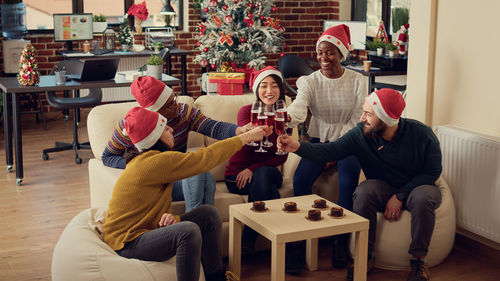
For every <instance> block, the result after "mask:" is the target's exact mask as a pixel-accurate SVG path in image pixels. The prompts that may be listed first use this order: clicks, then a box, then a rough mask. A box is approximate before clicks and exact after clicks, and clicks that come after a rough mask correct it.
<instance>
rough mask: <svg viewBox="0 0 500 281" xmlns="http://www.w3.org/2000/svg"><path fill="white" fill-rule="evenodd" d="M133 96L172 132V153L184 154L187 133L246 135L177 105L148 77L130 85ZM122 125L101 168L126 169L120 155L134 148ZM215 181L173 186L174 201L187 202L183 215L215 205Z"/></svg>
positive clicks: (203, 178)
mask: <svg viewBox="0 0 500 281" xmlns="http://www.w3.org/2000/svg"><path fill="white" fill-rule="evenodd" d="M130 88H131V92H132V95H133V96H134V97H135V99H136V100H137V102H138V103H139V105H140V106H141V107H143V108H145V109H148V110H151V111H156V112H158V113H160V114H161V115H162V116H165V117H166V118H167V120H168V126H170V127H171V128H172V129H173V135H174V140H175V142H174V143H175V146H174V150H176V151H179V152H186V148H187V139H188V134H189V132H190V131H194V132H198V133H200V134H202V135H205V136H208V137H211V138H214V139H217V140H222V139H226V138H230V137H233V136H235V135H239V134H241V133H243V132H245V131H247V128H246V127H238V126H236V125H234V124H231V123H226V122H221V121H216V120H212V119H210V118H208V117H206V116H204V115H203V114H202V113H201V112H200V110H198V109H197V108H195V107H193V106H190V105H187V104H183V103H177V101H176V96H175V94H173V93H172V89H171V88H169V87H168V86H166V85H165V84H164V83H163V82H161V81H160V80H157V79H155V78H153V77H151V76H141V77H139V78H137V79H136V80H135V81H134V82H133V83H132V85H131V87H130ZM124 128H125V121H124V119H122V120H120V121H119V122H118V124H117V126H116V128H115V130H114V132H113V134H112V136H111V139H110V140H109V142H108V145H107V146H106V148H105V149H104V152H103V154H102V161H103V163H104V165H106V166H108V167H113V168H119V169H125V159H124V158H123V154H124V153H125V151H126V150H127V149H130V148H132V147H133V146H134V145H133V143H132V141H130V138H129V136H127V135H126V134H125V133H124V130H123V129H124ZM214 194H215V178H214V177H213V175H212V174H210V173H209V172H206V173H202V174H199V175H196V176H193V177H189V178H186V179H183V180H180V181H177V182H175V183H174V190H173V192H172V197H173V200H174V201H182V200H185V201H186V212H187V211H189V210H191V209H192V208H195V207H197V206H199V205H201V204H210V205H213V204H214Z"/></svg>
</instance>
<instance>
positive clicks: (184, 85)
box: [61, 48, 195, 96]
mask: <svg viewBox="0 0 500 281" xmlns="http://www.w3.org/2000/svg"><path fill="white" fill-rule="evenodd" d="M194 52H195V51H194V50H183V49H177V48H173V49H170V51H169V52H168V53H167V55H166V57H165V61H166V62H167V75H172V57H177V56H180V57H181V79H182V95H184V96H185V95H187V63H186V56H187V55H190V54H193V53H194ZM152 54H158V52H153V51H150V50H144V51H142V52H137V53H136V52H121V51H116V52H111V53H107V54H103V55H74V54H67V53H64V52H62V53H61V55H62V57H63V58H64V59H92V58H102V57H106V58H109V57H113V58H115V57H116V58H127V57H149V56H150V55H152Z"/></svg>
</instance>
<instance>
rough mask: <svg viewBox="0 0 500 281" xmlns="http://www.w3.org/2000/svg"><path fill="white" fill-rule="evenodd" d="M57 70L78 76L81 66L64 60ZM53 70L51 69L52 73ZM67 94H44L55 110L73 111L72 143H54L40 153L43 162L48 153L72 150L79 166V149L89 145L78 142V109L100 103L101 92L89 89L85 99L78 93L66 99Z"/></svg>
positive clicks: (97, 89) (72, 61)
mask: <svg viewBox="0 0 500 281" xmlns="http://www.w3.org/2000/svg"><path fill="white" fill-rule="evenodd" d="M57 67H58V68H59V69H65V70H66V74H78V73H79V72H81V70H82V69H81V67H82V64H81V63H80V62H79V61H78V60H65V61H61V62H59V63H58V64H57ZM54 70H55V67H54V69H52V72H51V73H53V72H54ZM67 96H68V95H67V93H64V97H59V96H57V94H56V92H55V91H50V92H47V93H46V98H47V102H48V103H49V104H50V105H51V106H52V107H54V108H56V109H62V110H68V109H73V110H74V111H73V142H72V143H63V142H56V143H55V147H53V148H47V149H44V150H43V151H42V153H43V160H49V153H52V152H58V151H65V150H74V151H75V163H77V164H81V163H82V159H81V158H80V157H78V150H79V149H90V144H89V143H88V142H87V143H80V142H79V141H78V123H79V119H80V114H79V109H80V108H82V107H93V106H96V105H98V104H100V103H101V100H102V91H101V89H100V88H95V89H89V94H88V95H87V96H85V97H79V94H78V92H75V97H73V98H69V97H67Z"/></svg>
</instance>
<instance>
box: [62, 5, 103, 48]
mask: <svg viewBox="0 0 500 281" xmlns="http://www.w3.org/2000/svg"><path fill="white" fill-rule="evenodd" d="M53 17H54V41H56V42H62V41H66V48H67V49H68V51H72V50H73V41H75V40H92V39H93V38H94V35H93V32H94V31H93V25H92V14H91V13H86V14H54V15H53Z"/></svg>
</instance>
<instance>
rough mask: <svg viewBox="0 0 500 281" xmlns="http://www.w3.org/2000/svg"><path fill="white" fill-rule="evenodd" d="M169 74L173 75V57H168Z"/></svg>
mask: <svg viewBox="0 0 500 281" xmlns="http://www.w3.org/2000/svg"><path fill="white" fill-rule="evenodd" d="M167 74H168V75H171V74H172V57H171V56H168V57H167Z"/></svg>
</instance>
